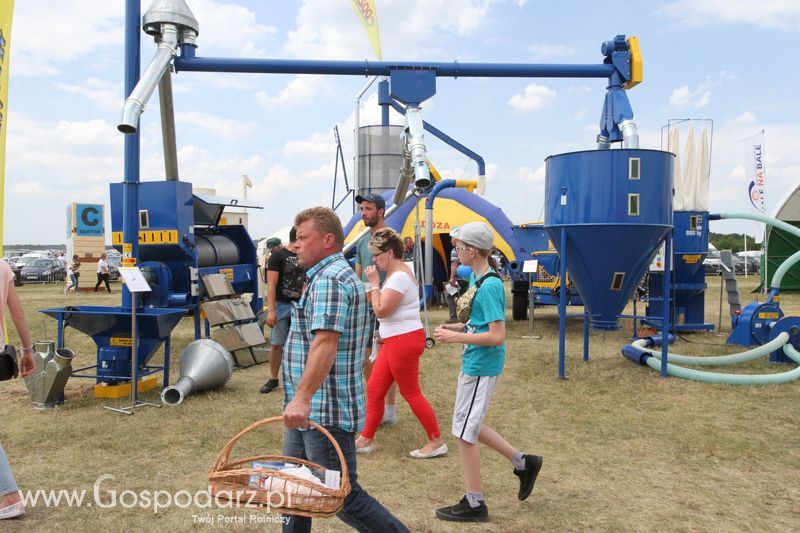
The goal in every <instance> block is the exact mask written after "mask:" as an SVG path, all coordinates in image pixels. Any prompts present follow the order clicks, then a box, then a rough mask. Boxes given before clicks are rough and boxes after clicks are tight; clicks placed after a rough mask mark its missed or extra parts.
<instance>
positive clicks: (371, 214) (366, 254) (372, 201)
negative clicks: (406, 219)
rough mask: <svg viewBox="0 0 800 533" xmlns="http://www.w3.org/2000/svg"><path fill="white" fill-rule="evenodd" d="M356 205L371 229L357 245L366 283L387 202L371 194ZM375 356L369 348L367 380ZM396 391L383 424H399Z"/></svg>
mask: <svg viewBox="0 0 800 533" xmlns="http://www.w3.org/2000/svg"><path fill="white" fill-rule="evenodd" d="M356 203H358V206H359V209H360V210H361V220H362V221H363V222H364V225H365V226H366V227H368V228H369V229H370V233H369V234H367V235H364V236H363V237H361V239H360V240H359V241H358V244H357V245H356V266H355V268H356V275H357V276H358V277H359V278H361V281H363V282H366V281H367V277H366V275H364V270H365V269H366V268H367V267H368V266H370V265H372V263H373V260H372V252H370V251H369V241H370V239H371V238H372V234H374V233H375V232H376V231H378V230H379V229H381V228H385V227H386V222H385V221H384V219H383V217H384V213H385V211H386V201H385V200H384V199H383V196H381V195H380V194H374V193H370V194H365V195H363V196H362V195H360V194H359V195H358V196H356ZM384 279H386V272H381V283H383V280H384ZM370 328H371V330H372V331H370V335H372V334H373V333H374V330H375V315H374V314H373V313H372V308H371V307H370ZM375 356H377V354H372V350H371V348H367V363H366V366H365V368H364V375H365V377H366V378H367V379H368V378H369V372H370V370H372V362H371V361H372V360H373V359H374V357H375ZM396 391H397V386H396V385H394V384H393V385H392V386H391V387H390V388H389V392H387V393H386V405H385V406H384V412H383V420H381V424H384V423H386V424H390V425H395V424H396V423H397V415H396V414H395V410H394V404H395V392H396Z"/></svg>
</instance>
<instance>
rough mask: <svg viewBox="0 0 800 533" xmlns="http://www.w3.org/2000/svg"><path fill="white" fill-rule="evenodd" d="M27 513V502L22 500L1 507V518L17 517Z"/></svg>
mask: <svg viewBox="0 0 800 533" xmlns="http://www.w3.org/2000/svg"><path fill="white" fill-rule="evenodd" d="M24 514H25V504H24V503H22V502H17V503H12V504H11V505H7V506H6V507H3V508H2V509H0V520H5V519H7V518H17V517H20V516H23V515H24Z"/></svg>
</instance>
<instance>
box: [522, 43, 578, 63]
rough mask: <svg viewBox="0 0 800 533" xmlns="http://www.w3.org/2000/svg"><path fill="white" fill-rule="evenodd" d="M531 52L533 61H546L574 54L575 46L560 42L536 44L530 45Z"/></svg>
mask: <svg viewBox="0 0 800 533" xmlns="http://www.w3.org/2000/svg"><path fill="white" fill-rule="evenodd" d="M530 50H531V52H533V57H532V58H531V59H532V60H533V61H543V60H544V61H547V60H552V59H556V58H564V57H569V56H571V55H574V54H575V48H574V47H572V46H565V45H560V44H538V45H533V46H531V47H530Z"/></svg>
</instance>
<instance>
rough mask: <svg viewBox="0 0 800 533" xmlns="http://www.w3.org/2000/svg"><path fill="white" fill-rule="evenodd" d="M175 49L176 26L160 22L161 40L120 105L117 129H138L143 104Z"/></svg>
mask: <svg viewBox="0 0 800 533" xmlns="http://www.w3.org/2000/svg"><path fill="white" fill-rule="evenodd" d="M177 50H178V27H177V26H175V25H174V24H167V23H164V24H162V25H161V40H160V42H159V43H158V48H157V49H156V55H155V56H154V57H153V59H152V60H151V61H150V64H149V65H147V68H146V69H145V71H144V74H142V77H141V78H140V79H139V83H137V84H136V87H134V88H133V91H132V92H131V94H130V96H128V98H127V99H126V100H125V105H124V106H123V107H122V119H121V120H120V123H119V124H118V125H117V129H118V130H119V131H121V132H122V133H124V134H126V135H133V134H135V133H136V132H137V131H138V129H139V117H140V116H141V114H142V112H143V111H144V106H145V104H146V103H147V101H148V100H149V99H150V96H151V95H152V94H153V90H155V88H156V85H158V83H159V82H160V81H161V78H163V77H164V73H165V72H167V70H168V69H169V65H170V62H171V61H172V58H173V57H174V56H175V54H176V52H177Z"/></svg>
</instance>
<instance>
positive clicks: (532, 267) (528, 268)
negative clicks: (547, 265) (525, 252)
mask: <svg viewBox="0 0 800 533" xmlns="http://www.w3.org/2000/svg"><path fill="white" fill-rule="evenodd" d="M538 268H539V260H538V259H530V260H528V261H525V262H524V263H522V271H523V272H527V273H532V274H534V273H536V271H537V270H538Z"/></svg>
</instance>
